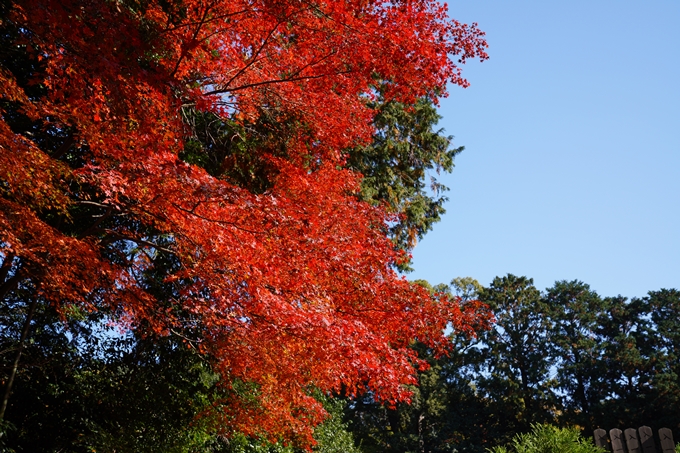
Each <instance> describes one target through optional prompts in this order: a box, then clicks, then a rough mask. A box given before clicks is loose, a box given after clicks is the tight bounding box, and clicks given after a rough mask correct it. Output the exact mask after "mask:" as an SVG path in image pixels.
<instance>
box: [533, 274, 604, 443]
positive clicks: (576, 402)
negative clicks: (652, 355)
mask: <svg viewBox="0 0 680 453" xmlns="http://www.w3.org/2000/svg"><path fill="white" fill-rule="evenodd" d="M543 298H544V301H545V306H546V310H547V317H548V332H549V333H548V335H549V336H548V339H549V342H548V343H547V344H546V351H548V352H549V353H550V356H551V361H552V362H553V363H554V364H555V367H556V373H555V385H556V389H557V390H559V394H560V395H561V400H562V407H563V408H564V409H563V410H564V411H563V412H562V413H561V414H560V416H559V418H560V420H561V421H562V422H563V423H567V424H570V425H578V426H581V427H583V428H584V430H585V431H587V432H590V431H592V430H593V429H595V428H597V427H599V426H596V424H597V423H596V420H597V419H599V418H600V417H601V416H598V415H597V414H601V413H602V407H601V405H602V402H603V401H605V400H606V399H607V398H608V397H609V393H608V390H607V383H606V379H605V376H606V373H607V370H606V368H605V363H604V358H605V348H604V338H603V337H602V335H601V333H600V332H599V331H600V328H599V322H600V321H601V319H602V316H604V315H605V314H606V313H607V309H608V304H607V301H605V300H603V299H602V298H601V297H600V296H599V295H598V294H597V293H596V292H595V291H592V290H591V289H590V287H589V286H588V285H587V284H585V283H583V282H580V281H576V280H574V281H558V282H556V283H555V285H554V286H553V287H552V288H548V289H547V291H546V293H545V295H544V296H543Z"/></svg>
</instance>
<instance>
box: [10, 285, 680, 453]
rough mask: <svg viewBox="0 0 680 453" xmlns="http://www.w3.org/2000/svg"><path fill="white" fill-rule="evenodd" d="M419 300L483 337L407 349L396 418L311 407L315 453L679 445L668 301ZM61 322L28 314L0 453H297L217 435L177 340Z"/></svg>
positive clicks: (499, 292)
mask: <svg viewBox="0 0 680 453" xmlns="http://www.w3.org/2000/svg"><path fill="white" fill-rule="evenodd" d="M423 284H424V285H427V284H426V283H424V282H423ZM432 290H433V291H439V292H451V293H453V294H455V295H458V296H460V297H461V298H462V300H463V303H465V302H467V301H472V300H481V301H482V302H485V303H486V304H488V305H489V306H490V308H491V309H492V310H493V313H494V314H495V318H496V323H495V324H494V325H493V327H492V328H491V329H490V330H487V331H482V332H480V333H479V335H478V336H477V337H476V338H468V337H466V336H462V335H457V334H456V333H455V332H453V333H452V339H453V344H454V345H453V348H452V350H451V353H450V355H449V356H445V357H440V358H434V357H432V355H431V354H430V353H429V351H428V350H427V349H425V348H424V347H422V346H420V345H418V344H416V345H414V348H416V349H418V352H419V353H420V354H421V355H422V356H423V357H427V358H428V361H429V362H430V364H431V367H430V368H429V369H428V370H425V371H422V372H421V373H420V374H419V375H418V379H419V386H418V387H414V388H413V392H414V394H413V398H412V402H411V405H406V404H400V405H398V406H397V407H395V408H392V409H390V408H386V407H384V406H381V405H378V404H376V403H375V402H374V401H372V399H371V397H370V395H364V396H363V397H362V398H360V399H358V400H351V401H350V400H346V399H343V398H335V399H331V398H328V395H318V394H316V395H315V397H316V398H318V399H320V400H322V401H323V402H324V405H325V407H326V408H327V409H328V410H329V412H330V413H331V414H332V417H331V418H330V419H329V420H328V421H327V422H326V423H325V424H324V425H322V426H320V427H318V428H317V430H316V434H315V437H316V438H317V440H318V441H319V444H318V446H317V447H316V451H318V452H320V453H383V452H386V453H390V452H392V453H397V452H398V453H407V452H412V453H427V452H429V453H440V452H456V451H457V452H460V453H463V452H472V453H482V452H485V451H486V449H487V448H490V447H493V446H497V445H501V444H503V443H505V442H507V441H508V440H510V438H511V437H513V436H514V435H515V434H518V433H523V432H528V431H530V429H531V425H532V424H534V423H548V424H552V425H556V426H570V427H578V428H580V429H581V430H582V431H583V433H584V435H586V436H591V435H592V429H593V428H598V427H602V428H605V429H611V428H614V427H618V428H627V427H637V426H641V425H643V424H644V425H649V426H651V427H652V428H654V429H657V428H659V427H668V428H671V429H673V430H674V435H675V438H676V439H678V438H680V431H679V430H678V424H679V423H680V378H679V376H680V322H679V321H678V314H679V313H680V291H678V290H675V289H670V290H666V289H662V290H659V291H652V292H650V293H649V295H648V296H647V297H643V298H640V299H637V298H635V299H630V300H628V299H626V298H625V297H622V296H617V297H601V296H599V295H598V294H597V293H595V292H594V291H593V290H591V289H590V287H589V286H588V285H586V284H584V283H582V282H579V281H571V282H568V281H561V282H557V283H555V285H554V286H553V287H552V288H548V289H547V290H545V291H543V292H542V291H539V290H538V289H537V288H535V287H534V285H533V281H532V280H531V279H530V278H526V277H516V276H513V275H508V276H505V277H499V278H496V279H495V280H494V281H493V282H492V283H491V284H490V285H489V286H488V287H482V286H481V285H480V284H479V283H478V282H476V281H475V280H473V279H470V278H462V279H455V280H454V281H453V282H452V284H451V285H450V286H449V285H439V286H437V287H435V288H432ZM5 302H6V303H5V304H4V305H2V306H0V352H1V353H0V371H1V372H2V376H1V378H2V379H1V380H2V382H3V383H4V382H5V380H6V377H7V375H8V373H9V370H10V369H11V367H12V365H13V357H14V355H15V354H14V352H16V347H17V341H18V338H19V337H20V333H21V332H20V331H21V326H22V320H23V319H24V316H23V309H24V308H25V307H24V304H23V302H22V301H21V300H19V299H16V300H13V299H7V300H6V301H5ZM67 316H68V319H67V320H64V319H63V318H62V317H60V316H59V315H58V314H57V313H56V312H55V311H54V310H52V309H51V308H50V307H49V306H45V307H43V308H42V309H41V310H38V311H37V312H36V313H35V318H34V319H35V322H34V326H35V327H34V329H33V332H32V334H31V336H30V341H28V342H27V344H26V347H25V349H24V351H23V355H22V359H21V364H20V367H19V372H18V375H17V380H16V384H15V387H14V390H13V392H12V395H11V398H9V405H8V407H7V413H6V414H7V417H6V422H5V423H3V425H2V426H0V432H1V433H2V434H3V435H2V436H1V437H0V451H8V452H9V451H15V452H17V453H20V452H52V451H63V452H74V453H76V452H78V453H80V452H82V453H85V452H91V451H98V452H114V451H115V452H158V451H163V452H178V453H180V452H185V453H189V452H206V453H207V452H215V453H217V452H222V453H294V452H298V451H299V450H296V449H295V448H293V447H291V446H284V445H282V444H280V443H270V442H268V441H267V440H265V439H263V438H260V439H252V438H251V439H249V438H246V437H245V436H243V435H239V434H236V435H234V436H233V437H231V438H226V437H221V436H220V435H218V434H217V433H218V432H219V430H216V429H215V425H214V421H213V420H212V419H211V417H210V416H209V412H210V411H209V410H210V408H211V407H213V404H214V403H216V402H219V401H222V400H223V399H224V398H226V397H228V396H229V395H228V394H225V393H224V392H223V390H222V389H221V388H220V387H219V386H218V385H217V382H218V380H219V376H218V375H217V374H216V373H215V372H214V371H213V370H212V367H211V364H210V362H209V360H207V359H206V358H205V357H204V356H203V355H201V354H197V353H196V350H195V349H194V347H193V344H192V342H191V341H187V339H185V338H182V337H180V336H178V335H175V334H172V335H169V336H160V337H159V336H157V335H156V334H154V332H153V331H150V330H146V331H145V330H144V329H143V326H141V327H140V328H139V329H137V330H136V331H135V332H134V333H130V334H129V335H125V336H121V335H120V334H116V333H115V332H113V331H111V330H107V328H106V322H107V320H106V318H105V317H103V315H101V314H100V313H87V312H72V313H68V314H67ZM67 324H68V329H67ZM242 387H243V388H242V391H243V392H252V391H256V389H255V388H252V387H248V386H247V385H245V383H244V384H243V386H242ZM201 414H203V416H201ZM206 414H207V415H206ZM343 414H344V415H343ZM3 446H4V448H3Z"/></svg>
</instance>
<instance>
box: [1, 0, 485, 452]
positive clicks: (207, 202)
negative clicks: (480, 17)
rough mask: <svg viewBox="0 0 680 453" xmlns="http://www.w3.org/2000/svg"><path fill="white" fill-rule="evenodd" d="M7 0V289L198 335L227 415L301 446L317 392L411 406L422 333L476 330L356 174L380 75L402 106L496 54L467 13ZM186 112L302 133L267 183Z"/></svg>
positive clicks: (418, 4)
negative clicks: (268, 121)
mask: <svg viewBox="0 0 680 453" xmlns="http://www.w3.org/2000/svg"><path fill="white" fill-rule="evenodd" d="M2 8H3V11H2V23H1V24H0V28H1V29H2V33H3V37H4V38H3V39H4V40H5V42H11V46H8V47H7V48H5V49H4V50H3V51H1V52H0V58H1V65H0V86H2V88H0V90H1V91H0V93H1V96H2V98H1V100H0V101H1V102H0V114H1V115H2V121H0V195H1V197H0V253H1V254H2V257H3V265H2V269H1V270H0V274H2V275H1V276H2V277H3V281H1V282H0V285H2V287H0V296H1V297H4V296H5V295H6V294H8V293H9V292H11V291H13V290H14V289H16V288H17V287H19V286H23V287H25V288H27V287H30V288H31V291H32V292H31V294H33V303H44V304H52V305H54V306H56V307H57V308H58V309H60V310H62V311H64V310H65V309H66V308H67V307H69V306H72V305H77V306H81V307H85V308H88V309H98V310H109V311H111V312H112V313H114V316H115V317H116V319H117V320H118V321H119V322H128V323H130V324H131V325H133V326H134V325H139V324H140V323H144V324H145V325H146V326H148V327H149V328H151V329H153V330H155V331H156V332H158V333H167V332H171V331H173V330H175V331H178V330H182V331H187V330H192V329H193V330H194V331H198V332H200V335H199V336H198V337H197V338H198V343H197V344H198V345H199V346H198V347H200V349H201V350H202V351H204V352H205V353H208V354H211V355H212V356H213V357H215V359H216V361H217V362H216V367H217V369H218V370H219V372H220V373H221V376H222V378H223V381H224V385H225V386H226V388H228V389H231V390H232V392H231V393H228V394H231V395H233V399H232V400H230V401H225V402H223V404H222V405H221V406H220V408H219V412H220V414H222V417H223V421H224V422H225V425H227V426H230V429H234V430H240V431H242V432H245V433H247V434H257V433H268V434H269V435H273V436H283V437H284V438H287V439H296V438H297V439H309V434H310V432H309V429H310V428H309V427H310V426H311V425H313V424H314V423H316V422H318V421H320V420H321V418H322V417H323V409H322V408H321V407H320V405H319V404H318V403H317V402H316V401H315V400H314V399H313V398H312V397H311V396H310V390H311V389H318V390H321V391H323V392H333V391H343V392H347V393H348V394H357V393H360V392H363V391H371V392H373V393H374V394H375V396H376V397H377V398H378V399H380V400H384V401H386V402H396V401H401V400H404V399H407V398H408V391H406V390H405V388H404V384H410V383H413V382H414V379H413V373H414V367H418V366H420V365H422V363H421V362H420V361H419V360H418V358H417V357H416V356H415V355H414V353H413V351H412V349H410V348H409V345H410V344H411V343H412V342H413V341H414V340H416V339H417V340H419V341H423V342H425V343H426V344H428V345H429V346H431V347H432V348H434V349H435V350H437V351H443V350H444V349H445V348H446V347H447V345H448V340H447V339H446V338H445V336H444V334H443V332H444V329H445V327H446V326H447V324H448V323H452V324H453V326H454V328H455V329H458V330H460V331H469V330H470V329H471V328H473V327H474V326H476V325H478V323H480V322H483V321H484V317H485V314H484V312H483V310H482V311H480V310H479V307H477V306H474V305H468V306H467V307H465V309H462V308H461V306H460V305H459V303H458V301H457V300H454V299H449V298H446V297H444V296H437V297H435V296H432V295H431V294H429V293H428V292H427V291H426V290H425V289H423V288H422V287H420V286H418V285H414V284H411V283H409V282H407V281H406V280H405V279H404V278H403V277H400V276H399V275H398V274H397V273H396V272H395V271H394V265H395V263H398V262H400V260H404V259H405V257H404V256H403V255H402V254H401V253H400V252H398V251H396V250H395V247H394V246H393V244H392V243H391V242H390V240H389V239H388V237H387V235H386V225H387V224H388V223H389V222H390V221H391V220H392V219H390V217H389V216H388V215H387V214H386V213H385V212H384V210H382V209H380V208H375V207H371V206H369V205H368V204H366V203H363V202H360V201H359V200H358V198H357V196H356V194H357V192H358V190H359V182H360V177H361V176H360V175H358V174H355V173H353V172H351V171H348V170H346V169H344V168H343V164H344V159H345V155H344V152H343V150H346V149H348V148H349V147H351V146H356V145H357V144H363V143H366V142H367V141H369V140H370V138H371V134H372V126H371V110H370V109H368V108H367V106H366V101H367V100H368V99H371V98H372V97H373V95H374V93H375V92H376V89H377V86H378V85H380V89H381V91H382V93H383V95H384V96H385V97H386V98H387V99H390V98H393V99H399V100H400V101H403V102H413V101H414V100H415V99H417V98H418V97H422V96H429V97H431V98H433V99H436V96H437V95H440V94H442V93H445V89H446V84H447V83H449V82H451V83H454V84H458V85H461V86H466V85H467V82H466V81H465V79H463V78H462V76H461V73H460V69H459V66H458V63H462V62H464V61H465V60H466V59H468V58H472V57H478V58H481V59H485V58H486V53H485V48H486V43H485V41H484V38H483V33H482V32H480V31H479V30H478V29H477V28H476V26H475V25H472V26H468V25H464V24H461V23H459V22H457V21H454V20H450V19H448V17H447V12H446V8H445V6H442V5H440V4H438V3H437V2H433V1H429V0H413V1H406V0H404V1H366V0H337V1H331V2H318V1H306V0H229V1H227V0H170V1H160V0H159V1H153V0H150V1H141V2H140V1H132V0H129V1H128V0H23V1H21V0H19V1H14V2H10V3H9V4H6V3H5V4H3V6H2ZM452 58H457V59H458V60H457V62H458V63H457V62H455V61H454V60H453V59H452ZM187 112H198V113H199V114H203V115H205V114H209V115H213V117H215V118H224V119H229V121H232V122H235V123H238V124H242V125H247V124H253V123H255V122H257V121H258V120H259V119H261V118H262V117H263V115H274V114H275V116H277V117H280V118H288V119H291V118H292V120H290V121H291V122H293V123H294V124H295V125H297V126H296V127H291V128H290V136H289V137H287V138H286V141H285V152H283V153H281V152H279V153H275V152H272V150H271V149H268V148H267V147H266V146H262V147H261V148H260V149H255V150H251V152H252V153H255V154H257V156H256V157H257V159H258V160H259V162H264V164H265V165H266V167H267V169H268V172H267V178H268V184H267V187H266V189H265V190H262V191H255V190H249V188H248V187H245V186H244V185H242V184H237V183H235V182H234V181H232V180H230V179H229V178H224V177H220V176H219V175H216V174H215V173H214V172H210V171H207V170H206V168H204V167H202V166H200V165H197V164H196V163H194V162H191V161H190V160H187V159H182V158H180V157H179V156H181V155H182V152H183V151H184V149H185V147H186V144H187V140H188V137H189V136H190V135H191V131H190V130H189V129H190V128H189V126H188V124H187V121H186V118H187ZM251 157H252V156H251ZM229 158H230V159H232V160H233V158H234V157H233V156H231V157H229ZM227 159H228V158H225V162H226V160H227ZM225 165H226V164H225ZM163 257H165V258H164V259H167V258H168V257H172V260H174V261H173V262H174V263H175V265H174V266H166V267H164V268H163V266H161V265H160V264H159V261H160V260H161V258H163ZM158 270H164V274H163V277H162V282H161V283H162V285H163V286H164V287H166V288H168V289H167V290H165V292H163V294H160V293H159V292H158V291H155V290H154V289H153V288H151V287H150V286H149V284H148V275H149V273H150V272H152V271H158ZM244 388H246V389H248V390H247V392H248V393H250V397H247V396H245V395H244V390H243V389H244Z"/></svg>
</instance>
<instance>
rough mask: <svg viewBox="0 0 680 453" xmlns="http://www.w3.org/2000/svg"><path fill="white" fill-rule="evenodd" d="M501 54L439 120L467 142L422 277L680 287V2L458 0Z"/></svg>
mask: <svg viewBox="0 0 680 453" xmlns="http://www.w3.org/2000/svg"><path fill="white" fill-rule="evenodd" d="M449 10H450V11H449V12H450V16H451V17H453V18H456V19H458V20H460V21H463V22H467V23H470V22H478V23H479V27H480V28H481V29H482V30H484V31H485V32H486V33H487V40H488V42H489V45H490V47H489V54H490V56H491V59H490V60H488V61H486V62H484V63H481V64H479V63H477V62H470V63H468V64H467V65H465V67H464V73H465V75H466V76H467V78H468V80H469V81H470V82H471V84H472V86H471V87H470V88H468V89H465V90H464V89H461V88H457V87H452V88H451V89H450V96H449V98H448V99H445V100H444V101H443V102H442V106H441V109H440V114H441V115H442V116H443V117H444V118H443V119H442V120H441V121H440V124H439V126H441V127H443V128H444V129H445V130H446V133H447V134H451V135H454V136H455V142H454V144H455V145H456V146H458V145H463V146H465V148H466V149H465V151H464V152H463V153H462V154H460V155H459V157H458V158H457V159H456V168H455V170H454V172H453V174H451V175H446V176H444V177H442V178H441V180H442V181H443V182H444V183H445V184H446V185H448V186H449V187H450V188H451V190H450V192H449V193H448V196H449V198H450V201H449V202H448V203H447V205H446V209H447V213H446V215H445V216H444V219H443V220H442V222H440V223H439V224H437V225H435V228H434V231H431V232H430V233H428V235H427V236H426V237H425V239H424V240H423V241H422V242H421V243H419V244H418V245H417V247H416V249H415V251H414V254H413V255H414V267H415V269H416V271H415V272H414V273H411V274H409V275H408V278H409V279H415V278H424V279H427V280H428V281H430V282H431V283H433V284H436V283H448V282H449V281H450V280H451V279H452V278H453V277H457V276H471V277H474V278H476V279H477V280H479V281H480V282H481V283H482V284H483V285H488V284H489V283H490V282H491V280H492V279H493V278H494V277H495V276H502V275H505V274H507V273H513V274H515V275H526V276H527V277H532V278H533V279H534V281H535V283H536V286H537V287H538V288H539V289H545V288H546V287H549V286H552V285H553V283H554V282H555V281H556V280H573V279H578V280H581V281H583V282H585V283H588V284H589V285H590V286H591V288H592V289H594V290H596V291H597V292H598V293H599V294H601V295H603V296H613V295H617V294H621V295H624V296H628V297H634V296H638V297H639V296H644V295H645V294H646V293H647V291H650V290H657V289H660V288H680V1H679V0H665V1H661V0H647V1H630V0H618V1H613V0H606V1H605V0H570V1H564V2H553V1H545V0H542V1H539V0H531V1H521V0H516V1H509V0H495V1H490V0H465V1H453V2H449Z"/></svg>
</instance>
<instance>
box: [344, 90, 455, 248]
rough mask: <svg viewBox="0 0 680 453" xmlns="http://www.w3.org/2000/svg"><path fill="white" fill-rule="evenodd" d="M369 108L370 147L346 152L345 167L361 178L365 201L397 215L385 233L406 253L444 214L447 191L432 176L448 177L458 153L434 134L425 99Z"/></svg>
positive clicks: (429, 105) (433, 116)
mask: <svg viewBox="0 0 680 453" xmlns="http://www.w3.org/2000/svg"><path fill="white" fill-rule="evenodd" d="M373 108H375V110H376V112H377V114H376V117H375V120H374V126H375V128H376V134H375V135H374V137H373V141H372V143H371V144H370V145H368V146H366V147H361V148H356V149H353V150H351V151H350V152H349V153H348V158H347V165H348V167H349V168H351V169H353V170H356V171H358V172H360V173H361V174H363V175H364V179H363V183H362V196H363V198H364V199H365V200H366V201H369V202H370V203H372V204H381V203H384V204H386V205H387V207H388V209H389V210H390V211H391V212H392V213H395V214H398V215H400V219H399V220H398V221H396V222H395V223H394V224H393V225H392V226H391V230H390V233H391V235H392V237H393V238H394V241H395V243H396V244H397V246H398V247H399V248H401V249H404V250H411V249H412V248H413V246H414V245H415V243H416V241H417V240H419V239H421V238H422V237H423V236H424V235H425V233H427V232H428V231H430V230H431V229H432V226H433V225H434V224H435V223H436V222H438V221H439V220H440V218H441V215H442V214H444V212H445V210H444V206H443V205H444V202H445V201H446V200H447V198H446V197H445V196H444V195H443V192H445V191H446V190H448V188H447V187H446V186H444V185H443V184H441V183H440V182H439V181H437V179H436V174H439V173H440V172H442V171H443V172H447V173H450V172H451V171H452V170H453V167H454V163H453V161H454V157H455V156H456V154H458V153H460V152H461V151H463V147H459V148H451V147H450V146H451V142H452V139H453V137H451V136H445V135H443V130H442V129H439V130H436V129H434V128H435V126H436V124H437V122H438V121H439V120H440V119H441V116H439V114H438V113H437V110H436V108H435V106H434V105H433V104H432V102H431V101H430V100H428V99H420V100H419V101H417V102H416V104H415V105H405V104H401V103H398V102H394V101H387V102H385V101H384V100H383V99H382V98H379V99H378V100H377V101H375V102H374V103H373Z"/></svg>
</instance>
